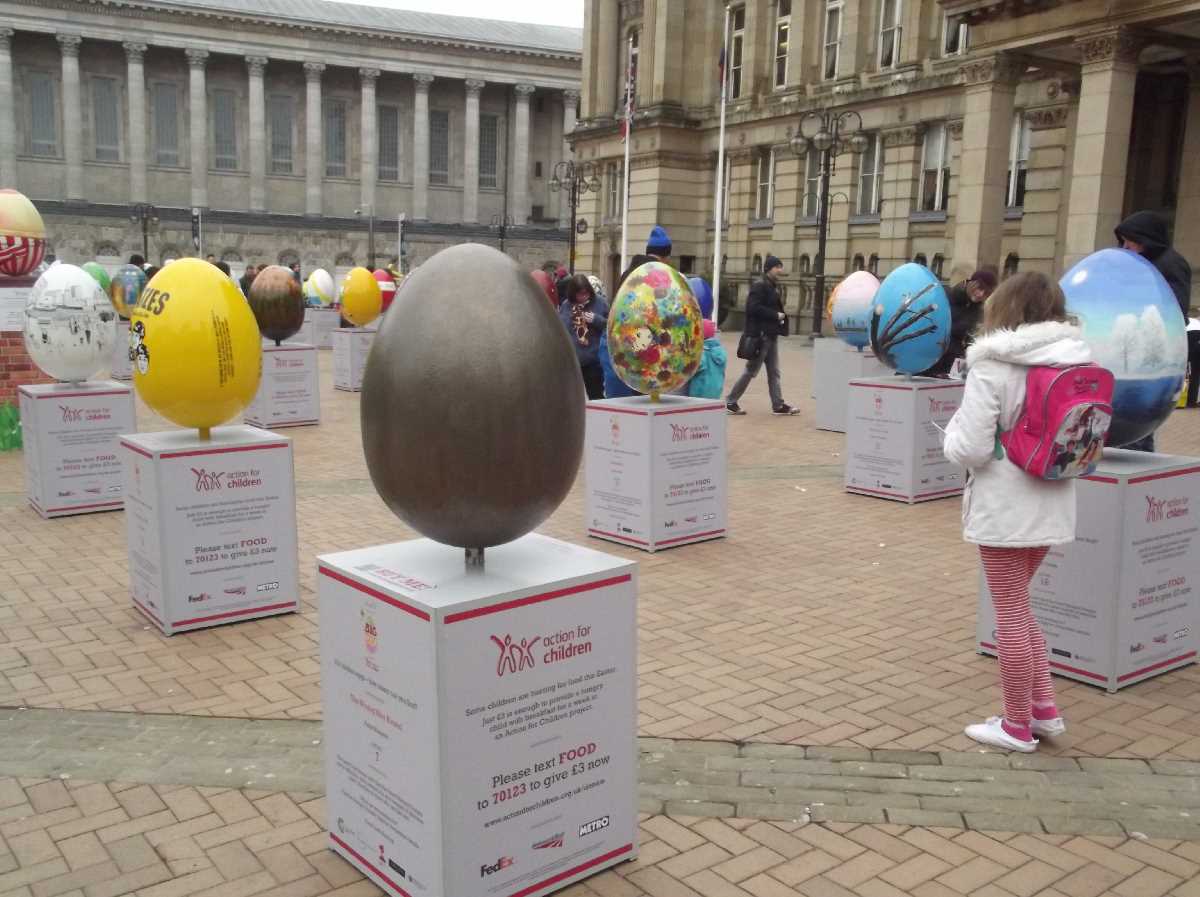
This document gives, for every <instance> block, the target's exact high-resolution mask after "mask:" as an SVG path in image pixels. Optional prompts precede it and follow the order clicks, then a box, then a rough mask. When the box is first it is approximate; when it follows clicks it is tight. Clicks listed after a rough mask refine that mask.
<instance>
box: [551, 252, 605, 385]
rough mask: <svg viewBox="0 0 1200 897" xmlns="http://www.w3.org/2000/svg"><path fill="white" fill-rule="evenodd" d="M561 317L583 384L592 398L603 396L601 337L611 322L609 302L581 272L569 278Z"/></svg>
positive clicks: (559, 311)
mask: <svg viewBox="0 0 1200 897" xmlns="http://www.w3.org/2000/svg"><path fill="white" fill-rule="evenodd" d="M558 316H559V318H560V319H561V320H562V322H563V326H564V327H566V328H567V333H568V334H569V335H570V337H571V343H572V345H574V346H575V355H576V357H577V358H578V359H579V369H580V371H582V373H583V385H584V388H585V389H586V390H587V397H588V398H589V399H602V398H604V372H603V370H602V369H601V367H600V337H601V335H602V334H603V333H604V331H605V328H606V327H607V325H608V305H607V303H605V301H604V300H603V299H602V298H601V297H600V296H597V295H596V291H595V289H594V288H593V287H592V285H591V283H590V282H589V281H588V279H587V277H585V276H584V275H582V274H576V275H574V276H572V277H570V278H568V280H567V298H566V299H564V300H563V303H562V305H560V306H559V307H558Z"/></svg>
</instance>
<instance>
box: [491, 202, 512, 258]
mask: <svg viewBox="0 0 1200 897" xmlns="http://www.w3.org/2000/svg"><path fill="white" fill-rule="evenodd" d="M512 226H513V219H512V215H508V214H505V213H503V212H502V213H500V214H498V215H493V216H492V227H494V228H496V229H497V230H498V231H499V233H500V251H501V252H503V251H504V235H505V234H507V233H508V229H509V228H510V227H512Z"/></svg>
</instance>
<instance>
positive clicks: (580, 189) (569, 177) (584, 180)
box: [550, 160, 600, 274]
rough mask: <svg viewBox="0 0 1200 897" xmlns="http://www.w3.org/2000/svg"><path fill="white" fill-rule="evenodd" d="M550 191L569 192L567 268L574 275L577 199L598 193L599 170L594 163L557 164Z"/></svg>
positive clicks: (568, 161)
mask: <svg viewBox="0 0 1200 897" xmlns="http://www.w3.org/2000/svg"><path fill="white" fill-rule="evenodd" d="M550 189H551V190H552V191H553V192H555V193H558V192H559V191H560V190H569V191H570V193H569V194H568V196H567V201H568V202H569V204H570V206H571V233H570V234H569V235H568V238H569V239H570V252H571V257H570V261H569V263H568V265H567V268H568V270H569V271H570V272H571V273H572V274H574V273H575V226H576V222H575V213H576V210H577V209H578V208H579V197H581V196H583V194H585V193H589V192H590V193H599V192H600V168H599V166H598V165H596V163H595V162H573V161H571V160H567V161H563V162H559V163H558V164H557V165H555V166H554V177H552V178H551V179H550Z"/></svg>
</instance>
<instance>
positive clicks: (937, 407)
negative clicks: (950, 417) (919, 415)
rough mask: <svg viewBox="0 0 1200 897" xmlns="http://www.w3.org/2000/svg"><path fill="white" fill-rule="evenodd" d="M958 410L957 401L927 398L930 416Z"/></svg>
mask: <svg viewBox="0 0 1200 897" xmlns="http://www.w3.org/2000/svg"><path fill="white" fill-rule="evenodd" d="M957 410H958V402H956V401H954V400H953V399H934V398H930V399H929V413H930V415H931V416H939V417H940V416H941V415H945V414H953V413H954V412H955V411H957Z"/></svg>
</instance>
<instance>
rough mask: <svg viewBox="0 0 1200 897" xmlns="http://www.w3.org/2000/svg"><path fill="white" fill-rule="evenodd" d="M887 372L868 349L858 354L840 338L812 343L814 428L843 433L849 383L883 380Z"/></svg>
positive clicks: (823, 339)
mask: <svg viewBox="0 0 1200 897" xmlns="http://www.w3.org/2000/svg"><path fill="white" fill-rule="evenodd" d="M888 372H889V371H888V368H886V367H884V365H883V363H882V362H881V361H879V359H878V358H876V357H875V355H874V354H873V353H872V352H871V350H870V349H864V350H862V351H861V352H860V351H859V350H858V349H855V348H854V347H853V346H850V345H847V344H846V343H844V342H842V341H841V340H840V339H832V338H830V337H822V338H821V339H817V340H814V342H813V398H815V399H816V400H817V413H816V416H815V421H816V425H817V429H818V430H832V431H834V432H837V433H845V432H846V405H847V403H848V402H849V401H850V381H851V380H854V379H856V378H862V377H882V376H884V375H886V374H887V373H888Z"/></svg>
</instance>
